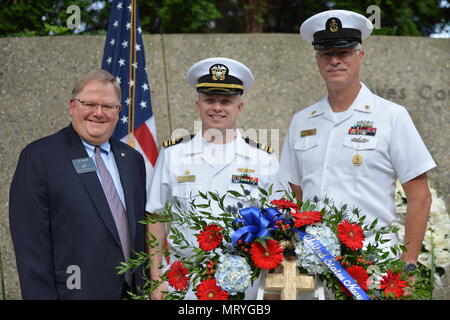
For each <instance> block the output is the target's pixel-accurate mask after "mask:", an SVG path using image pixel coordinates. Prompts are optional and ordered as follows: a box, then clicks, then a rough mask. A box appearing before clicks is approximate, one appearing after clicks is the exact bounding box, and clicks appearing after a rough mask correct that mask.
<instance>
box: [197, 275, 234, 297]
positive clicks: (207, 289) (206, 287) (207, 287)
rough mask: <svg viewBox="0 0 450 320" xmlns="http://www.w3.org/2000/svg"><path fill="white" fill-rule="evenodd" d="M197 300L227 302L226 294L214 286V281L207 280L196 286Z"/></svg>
mask: <svg viewBox="0 0 450 320" xmlns="http://www.w3.org/2000/svg"><path fill="white" fill-rule="evenodd" d="M196 295H197V298H198V300H228V292H226V291H225V290H223V289H222V288H221V287H219V286H218V285H217V284H216V279H207V280H204V281H202V282H201V283H200V284H199V285H198V286H197V293H196Z"/></svg>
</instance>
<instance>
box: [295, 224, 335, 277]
mask: <svg viewBox="0 0 450 320" xmlns="http://www.w3.org/2000/svg"><path fill="white" fill-rule="evenodd" d="M305 231H306V233H308V234H310V235H312V236H314V237H315V238H316V239H317V240H318V241H319V242H320V243H321V244H322V245H323V246H324V247H325V248H326V249H327V250H328V252H330V254H331V255H332V256H333V257H336V256H339V255H340V254H341V248H340V244H339V240H338V238H337V236H336V235H335V234H334V232H333V231H332V230H331V229H330V228H328V227H327V226H324V225H320V226H315V225H314V226H308V227H306V230H305ZM295 253H296V254H297V265H298V266H300V267H302V268H305V269H306V270H307V271H308V273H310V274H320V273H323V272H325V271H326V270H327V267H326V266H325V265H324V264H323V263H322V261H321V260H320V259H319V257H318V256H317V255H316V254H315V253H314V251H312V250H311V248H310V247H309V246H308V245H306V244H305V243H304V242H303V241H301V240H300V241H298V242H297V244H296V245H295Z"/></svg>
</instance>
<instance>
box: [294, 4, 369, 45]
mask: <svg viewBox="0 0 450 320" xmlns="http://www.w3.org/2000/svg"><path fill="white" fill-rule="evenodd" d="M372 30H373V25H372V22H370V20H369V19H367V18H366V17H364V16H363V15H361V14H359V13H356V12H353V11H348V10H328V11H324V12H321V13H318V14H316V15H313V16H312V17H310V18H308V19H307V20H306V21H305V22H303V23H302V25H301V26H300V35H301V37H302V38H303V39H304V40H305V41H308V42H310V43H312V44H313V46H314V49H316V50H327V49H331V48H348V47H354V46H356V45H357V44H358V43H362V39H365V38H367V37H369V36H370V34H371V33H372Z"/></svg>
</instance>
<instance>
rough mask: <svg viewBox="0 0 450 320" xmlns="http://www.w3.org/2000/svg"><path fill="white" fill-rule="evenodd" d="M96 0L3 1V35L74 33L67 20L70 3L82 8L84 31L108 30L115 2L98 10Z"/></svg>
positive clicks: (0, 23) (0, 22) (0, 10)
mask: <svg viewBox="0 0 450 320" xmlns="http://www.w3.org/2000/svg"><path fill="white" fill-rule="evenodd" d="M96 2H97V1H93V0H39V1H31V0H1V1H0V5H1V7H0V36H43V35H49V34H55V35H59V34H73V33H74V31H73V30H70V29H69V28H67V24H66V21H67V19H68V18H69V17H70V16H71V14H72V13H71V12H69V13H68V12H67V8H68V7H69V6H70V5H77V6H78V7H79V8H80V13H81V23H82V24H83V32H84V33H104V32H105V30H106V26H107V23H108V15H109V10H110V7H111V4H110V3H109V2H107V1H105V4H106V5H105V7H104V8H103V9H102V10H95V9H94V8H92V4H93V3H96Z"/></svg>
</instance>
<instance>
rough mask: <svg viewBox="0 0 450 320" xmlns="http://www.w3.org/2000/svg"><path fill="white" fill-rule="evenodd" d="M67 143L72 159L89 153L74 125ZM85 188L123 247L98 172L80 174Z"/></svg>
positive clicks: (70, 129) (115, 238)
mask: <svg viewBox="0 0 450 320" xmlns="http://www.w3.org/2000/svg"><path fill="white" fill-rule="evenodd" d="M65 133H66V143H67V147H68V148H67V150H68V154H69V157H70V159H71V160H74V159H80V158H86V157H88V154H87V152H86V149H85V148H84V146H83V143H82V142H81V139H80V137H79V136H78V135H77V134H76V132H75V131H74V130H73V128H72V126H69V127H68V128H67V130H66V132H65ZM78 177H79V178H80V180H81V183H82V184H83V186H84V188H85V189H86V191H87V193H88V194H89V197H90V198H91V200H92V202H93V203H94V206H95V207H96V208H97V212H98V213H99V214H100V216H101V218H102V220H103V221H104V223H105V224H106V227H107V228H108V230H109V232H110V233H111V235H112V236H113V238H114V241H115V242H116V244H117V245H118V246H119V248H122V246H121V244H120V238H119V233H118V232H117V228H116V224H115V222H114V219H113V217H112V214H111V210H110V208H109V205H108V201H107V200H106V197H105V193H104V192H103V188H102V185H101V183H100V180H99V179H98V176H97V173H96V172H88V173H82V174H78Z"/></svg>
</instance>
